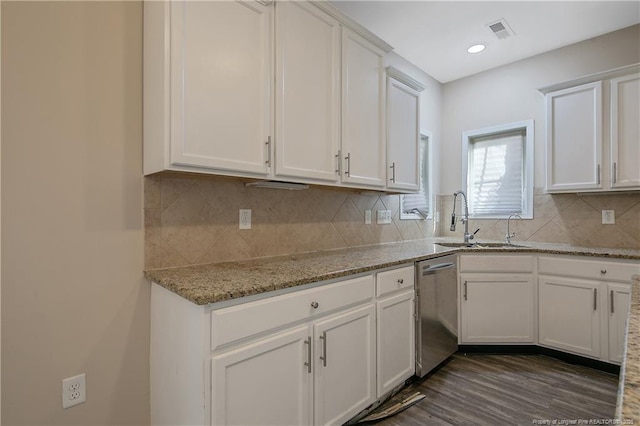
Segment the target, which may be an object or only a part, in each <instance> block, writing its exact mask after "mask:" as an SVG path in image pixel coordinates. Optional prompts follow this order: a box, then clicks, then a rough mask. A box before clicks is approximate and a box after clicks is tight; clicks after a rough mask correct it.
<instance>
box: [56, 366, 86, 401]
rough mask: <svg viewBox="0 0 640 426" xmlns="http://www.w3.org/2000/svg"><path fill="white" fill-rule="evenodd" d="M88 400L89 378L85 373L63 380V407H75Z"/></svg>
mask: <svg viewBox="0 0 640 426" xmlns="http://www.w3.org/2000/svg"><path fill="white" fill-rule="evenodd" d="M86 400H87V378H86V376H85V374H84V373H82V374H78V375H77V376H73V377H67V378H66V379H63V380H62V408H69V407H73V406H74V405H78V404H82V403H83V402H85V401H86Z"/></svg>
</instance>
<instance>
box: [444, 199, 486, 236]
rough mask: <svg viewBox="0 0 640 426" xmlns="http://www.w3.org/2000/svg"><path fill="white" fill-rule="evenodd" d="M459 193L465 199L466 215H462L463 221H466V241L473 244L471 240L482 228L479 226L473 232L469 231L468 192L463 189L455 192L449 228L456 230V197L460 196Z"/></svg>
mask: <svg viewBox="0 0 640 426" xmlns="http://www.w3.org/2000/svg"><path fill="white" fill-rule="evenodd" d="M458 195H462V198H463V199H464V216H462V219H461V220H462V223H464V242H465V243H466V244H471V240H473V237H474V235H475V234H476V233H477V232H478V231H479V230H480V228H478V229H477V230H476V232H474V233H473V234H470V233H469V203H468V202H467V194H465V193H464V191H462V190H459V191H456V192H454V193H453V211H452V212H451V227H450V228H449V230H451V231H455V230H456V199H457V198H458Z"/></svg>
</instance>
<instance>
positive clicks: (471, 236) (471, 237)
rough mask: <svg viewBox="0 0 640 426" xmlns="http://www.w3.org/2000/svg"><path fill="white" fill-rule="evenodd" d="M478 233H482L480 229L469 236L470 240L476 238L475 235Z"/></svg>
mask: <svg viewBox="0 0 640 426" xmlns="http://www.w3.org/2000/svg"><path fill="white" fill-rule="evenodd" d="M478 231H480V228H478V229H476V230H475V231H473V234H471V235H469V239H470V240H473V237H475V235H476V234H477V233H478Z"/></svg>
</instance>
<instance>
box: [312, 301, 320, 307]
mask: <svg viewBox="0 0 640 426" xmlns="http://www.w3.org/2000/svg"><path fill="white" fill-rule="evenodd" d="M318 306H320V305H318V302H311V307H312V308H313V309H318Z"/></svg>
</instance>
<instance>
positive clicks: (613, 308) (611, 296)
mask: <svg viewBox="0 0 640 426" xmlns="http://www.w3.org/2000/svg"><path fill="white" fill-rule="evenodd" d="M609 297H610V299H611V313H614V311H615V306H613V290H611V294H610V295H609Z"/></svg>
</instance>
